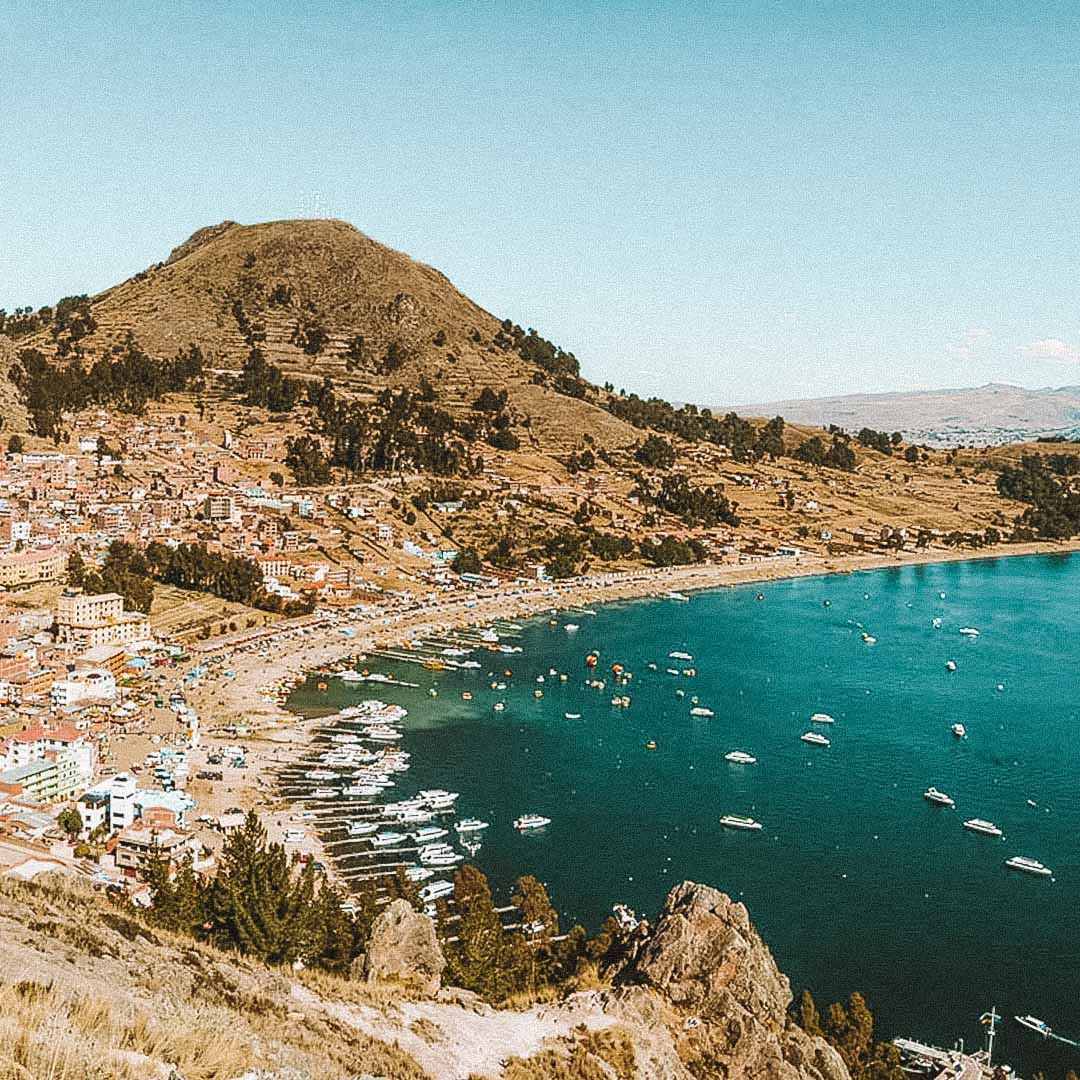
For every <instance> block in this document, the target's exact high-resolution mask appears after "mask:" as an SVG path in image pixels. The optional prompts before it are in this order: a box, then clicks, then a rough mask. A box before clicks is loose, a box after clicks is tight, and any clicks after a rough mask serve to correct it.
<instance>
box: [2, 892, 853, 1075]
mask: <svg viewBox="0 0 1080 1080" xmlns="http://www.w3.org/2000/svg"><path fill="white" fill-rule="evenodd" d="M397 904H398V905H404V911H403V912H400V913H395V917H394V918H390V917H389V913H388V917H387V918H386V919H385V920H382V921H377V923H376V928H375V930H374V931H373V937H372V940H371V942H370V943H369V953H370V954H376V953H378V955H379V956H380V957H381V959H382V962H384V963H385V962H392V963H394V964H395V965H396V968H395V970H396V971H397V973H398V978H397V979H396V981H395V980H391V981H386V980H384V979H380V980H376V981H372V980H370V979H365V978H364V977H362V976H360V975H359V974H357V975H356V976H354V977H353V978H350V979H345V978H340V977H336V976H333V977H332V976H328V975H325V974H320V973H307V972H301V973H295V972H291V971H288V970H286V969H280V968H278V969H273V968H267V967H264V966H262V965H261V964H258V963H254V962H252V961H249V960H245V959H243V958H242V957H238V956H235V955H231V954H226V953H222V952H218V951H216V950H214V949H211V948H209V947H207V946H205V945H201V944H197V943H195V942H193V941H192V940H191V939H188V938H181V937H178V936H176V935H173V934H169V933H166V932H164V931H162V930H160V929H157V928H155V927H151V926H149V925H147V924H146V923H145V922H144V921H143V920H142V917H141V916H140V915H139V913H138V912H137V911H136V910H135V909H132V908H129V907H127V906H124V905H121V904H118V903H113V902H110V901H108V900H106V899H105V898H104V897H102V896H100V895H98V894H96V893H94V892H92V891H91V890H90V889H89V887H88V886H86V885H83V884H80V883H77V882H73V881H71V880H69V879H63V878H58V877H56V876H46V877H44V878H41V879H39V882H38V883H34V882H30V883H24V882H20V881H15V880H11V879H5V880H3V881H0V1014H2V1020H0V1032H2V1036H3V1037H2V1038H0V1076H3V1077H5V1078H9V1077H10V1078H15V1077H19V1078H26V1080H35V1078H38V1077H46V1076H47V1077H49V1078H50V1080H90V1078H100V1080H106V1078H114V1080H236V1078H240V1077H244V1078H245V1080H254V1078H256V1077H257V1078H258V1080H345V1078H347V1077H358V1076H381V1077H387V1078H390V1080H426V1078H431V1080H467V1078H469V1080H482V1078H489V1080H496V1078H500V1077H501V1078H505V1080H559V1078H569V1077H574V1078H581V1080H635V1078H642V1080H646V1078H647V1080H692V1078H709V1077H720V1076H724V1077H728V1078H729V1080H744V1078H747V1080H749V1078H753V1077H766V1076H768V1077H775V1078H777V1080H850V1078H849V1074H848V1071H847V1069H846V1067H845V1065H844V1063H843V1061H842V1060H841V1058H840V1056H839V1055H838V1054H837V1052H836V1051H835V1050H833V1049H832V1048H831V1047H830V1046H829V1045H828V1044H827V1043H826V1042H825V1040H824V1039H822V1038H820V1037H812V1036H810V1035H808V1034H807V1033H806V1032H804V1031H803V1030H802V1029H801V1028H799V1027H797V1026H796V1025H795V1024H794V1023H793V1022H792V1020H791V1019H790V1017H789V1015H788V1009H789V1006H790V1005H791V1000H792V997H791V990H790V987H789V984H788V981H787V979H786V978H785V977H784V976H783V975H782V974H781V973H780V972H779V971H778V970H777V968H776V965H775V963H774V962H773V959H772V957H771V955H770V954H769V951H768V949H767V948H766V946H765V945H764V943H763V942H762V941H761V938H760V937H759V936H758V934H757V932H756V931H755V930H754V928H753V927H752V926H751V924H750V921H749V918H748V916H747V913H746V909H745V908H743V906H742V905H741V904H737V903H734V902H732V901H731V900H729V899H728V898H727V897H726V896H724V894H722V893H720V892H717V891H716V890H714V889H709V888H705V887H703V886H698V885H693V884H691V883H684V884H683V885H681V886H679V887H678V888H676V889H674V890H673V891H672V893H671V895H670V896H669V897H668V899H667V902H666V904H665V905H664V908H663V910H662V911H661V912H660V914H659V916H658V918H657V921H656V925H655V926H654V927H652V928H649V927H648V926H647V925H646V924H642V925H641V926H640V927H639V929H638V931H636V932H635V933H634V935H633V937H632V939H630V940H629V941H628V942H627V944H628V953H627V955H626V958H625V959H624V960H623V961H622V962H621V963H620V965H619V966H618V967H617V968H616V969H614V970H612V971H611V972H608V973H607V974H606V976H605V978H604V980H603V982H602V984H599V985H595V988H592V989H587V990H583V991H579V992H577V993H572V994H569V995H568V996H565V997H563V998H562V999H559V1000H554V1001H550V1002H548V1003H545V1004H534V1005H531V1006H528V1007H518V1008H516V1009H515V1010H513V1011H511V1010H505V1009H504V1010H499V1009H494V1008H491V1007H490V1006H487V1005H484V1004H482V1003H481V1002H480V1001H479V1000H478V999H476V998H475V996H474V995H471V994H468V993H465V992H464V991H460V990H454V989H452V988H450V989H442V990H439V989H438V988H437V984H436V987H435V988H432V987H428V988H427V989H420V988H418V987H417V986H416V985H415V984H409V983H408V982H402V981H401V979H402V978H405V979H407V978H408V974H409V971H410V968H409V966H408V965H409V963H410V960H411V959H415V956H414V954H413V953H412V952H410V951H409V949H408V947H407V943H408V942H409V941H410V940H411V937H410V935H411V934H413V932H414V931H419V932H421V933H423V932H427V933H430V930H427V931H425V929H424V928H425V924H427V923H428V920H427V918H426V916H423V915H419V914H415V913H411V912H410V910H409V909H408V905H405V904H404V901H398V902H397ZM391 927H394V928H396V929H392V928H391ZM402 927H404V930H402ZM104 986H107V987H108V988H109V993H108V994H107V995H105V994H103V993H102V992H101V991H102V987H104Z"/></svg>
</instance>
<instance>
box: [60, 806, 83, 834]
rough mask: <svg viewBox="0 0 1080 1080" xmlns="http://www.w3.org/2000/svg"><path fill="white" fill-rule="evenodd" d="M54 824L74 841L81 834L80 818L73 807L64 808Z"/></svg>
mask: <svg viewBox="0 0 1080 1080" xmlns="http://www.w3.org/2000/svg"><path fill="white" fill-rule="evenodd" d="M56 824H57V825H59V826H60V828H61V829H63V831H64V832H65V833H67V835H68V837H69V838H70V839H72V840H74V839H75V838H76V837H77V836H78V835H79V833H81V832H82V818H81V817H79V811H78V810H76V809H75V808H74V807H73V806H68V807H65V808H64V809H63V810H61V811H60V813H59V814H57V816H56Z"/></svg>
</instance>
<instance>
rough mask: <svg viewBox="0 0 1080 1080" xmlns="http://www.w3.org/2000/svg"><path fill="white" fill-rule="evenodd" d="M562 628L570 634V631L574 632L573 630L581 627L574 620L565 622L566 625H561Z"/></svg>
mask: <svg viewBox="0 0 1080 1080" xmlns="http://www.w3.org/2000/svg"><path fill="white" fill-rule="evenodd" d="M563 629H564V630H565V631H566V632H567V633H568V634H572V633H574V632H575V631H577V630H580V629H581V627H580V626H578V624H577V623H576V622H568V623H567V624H566V625H565V626H564V627H563Z"/></svg>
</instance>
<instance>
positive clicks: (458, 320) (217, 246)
mask: <svg viewBox="0 0 1080 1080" xmlns="http://www.w3.org/2000/svg"><path fill="white" fill-rule="evenodd" d="M90 312H91V314H92V317H93V320H94V322H95V323H96V328H95V329H93V330H92V331H91V332H90V333H88V334H86V335H85V336H82V337H80V338H79V340H78V343H77V344H78V348H79V349H80V350H81V351H82V353H83V354H84V356H85V357H86V358H87V360H88V361H92V360H93V359H96V358H97V357H100V356H105V355H107V354H108V353H109V352H110V351H111V350H112V349H113V347H114V346H119V345H121V344H122V343H123V342H124V341H125V340H126V339H127V337H128V335H129V334H131V335H134V337H135V338H136V339H137V341H138V343H139V345H140V347H141V348H142V349H143V350H144V351H146V352H147V353H148V354H149V355H151V356H154V357H159V358H162V359H164V358H168V357H172V356H174V355H175V354H176V353H177V351H178V350H180V349H182V348H184V347H186V346H187V345H188V344H190V343H192V342H194V343H196V344H198V345H199V347H200V348H201V349H202V350H203V353H204V354H205V356H206V358H207V361H208V363H209V365H210V366H211V367H212V368H216V369H239V368H240V367H241V366H242V365H243V362H244V360H245V358H246V357H247V355H248V353H249V351H250V347H251V346H250V344H249V340H250V338H251V336H252V334H253V333H254V336H255V338H256V340H257V341H258V343H259V346H260V348H261V349H262V351H263V352H264V353H265V355H266V358H267V359H268V360H269V361H270V362H271V363H273V364H276V365H278V366H279V367H281V368H282V369H283V370H284V371H285V372H286V373H288V374H293V375H302V376H306V377H310V376H319V377H321V376H323V375H330V376H331V377H332V378H333V379H334V381H335V383H336V384H337V385H339V386H340V387H341V388H343V389H345V390H349V389H354V390H370V389H379V388H381V387H383V386H388V385H390V386H400V385H406V386H416V385H418V384H419V382H420V380H421V378H426V379H428V380H430V381H431V382H433V383H435V385H437V386H438V388H439V396H440V399H441V401H442V402H443V403H445V404H446V405H448V406H449V407H451V408H453V407H454V405H455V404H458V405H463V404H465V403H467V402H471V401H472V400H473V399H474V398H475V397H476V395H477V393H478V392H479V390H480V389H481V388H482V387H483V386H487V385H491V386H494V387H497V388H500V389H506V390H508V391H509V394H510V398H511V403H512V405H513V406H514V408H515V409H516V410H517V411H519V412H520V413H522V414H524V415H527V416H529V417H531V418H532V422H533V433H534V435H536V437H537V439H538V442H539V443H540V444H541V445H542V446H543V447H544V448H546V449H553V450H559V449H564V448H566V449H569V448H571V447H572V445H574V444H575V442H576V439H577V438H579V437H580V432H582V431H585V430H587V431H591V432H592V433H593V435H594V436H595V437H597V438H598V439H600V440H602V441H604V442H609V441H615V442H626V441H627V440H629V439H631V438H633V437H634V432H633V429H631V428H629V427H628V426H627V425H625V424H623V423H621V422H620V421H618V420H616V419H615V418H614V417H612V416H611V415H610V414H609V413H607V412H606V411H604V410H601V409H599V408H597V407H596V406H595V405H593V404H590V403H588V402H585V401H580V400H576V399H571V398H568V397H566V396H565V395H562V394H558V393H555V392H554V391H553V390H551V389H548V388H546V387H542V386H538V385H536V384H535V383H534V378H535V377H536V376H537V371H538V369H537V367H536V366H535V365H534V364H531V363H529V362H527V361H526V360H524V359H523V358H522V357H521V356H520V355H519V354H518V352H517V351H516V350H514V349H512V348H509V349H508V348H506V347H500V345H498V344H496V343H495V339H496V337H497V335H499V332H500V329H501V327H500V320H499V319H497V318H496V317H495V316H494V315H492V314H491V313H490V312H487V311H485V310H484V309H483V308H481V307H479V306H478V305H477V304H475V303H473V301H471V300H470V299H469V298H468V297H466V296H465V295H463V294H462V293H461V292H459V291H458V290H457V289H456V288H454V286H453V285H452V284H451V283H450V281H449V280H447V278H446V277H445V276H443V275H442V274H441V273H439V271H438V270H435V269H433V268H432V267H430V266H425V265H424V264H423V263H419V262H416V261H414V260H413V259H411V258H409V257H408V256H407V255H404V254H402V253H401V252H398V251H394V250H392V249H390V248H388V247H384V246H383V245H382V244H379V243H376V242H375V241H374V240H372V239H370V238H369V237H367V236H365V235H364V234H363V233H361V232H359V231H358V230H357V229H355V228H353V227H352V226H351V225H348V224H346V223H345V222H342V221H319V220H304V221H273V222H267V223H264V224H260V225H238V224H236V223H235V222H230V221H226V222H222V223H221V224H220V225H214V226H209V227H207V228H204V229H200V230H199V231H198V232H196V233H195V234H193V235H192V236H191V237H190V238H189V239H188V240H187V241H185V242H184V243H183V244H181V245H180V246H179V247H177V248H175V249H174V250H173V252H172V253H171V254H170V255H169V257H168V259H167V260H166V261H165V262H163V263H158V264H156V265H154V266H151V267H149V268H148V269H146V270H144V271H142V272H140V273H138V274H136V275H134V277H131V278H129V279H128V280H127V281H125V282H123V283H121V284H119V285H116V286H114V287H112V288H110V289H106V290H105V291H104V292H102V293H99V294H98V295H96V296H93V297H91V298H90ZM19 344H20V346H25V345H33V346H34V347H36V348H39V349H41V350H42V351H44V352H46V354H47V355H51V356H56V355H57V339H56V335H55V334H54V333H53V332H52V331H51V330H42V331H40V332H38V333H37V334H35V335H33V336H32V337H30V338H27V339H23V340H21V341H20V343H19ZM391 348H392V349H393V350H394V351H395V353H396V355H397V356H400V357H402V358H404V363H403V364H402V365H401V366H400V367H399V368H397V369H396V370H394V371H392V372H387V371H385V370H384V368H385V367H386V366H388V365H385V364H384V360H385V357H386V355H387V350H388V349H391Z"/></svg>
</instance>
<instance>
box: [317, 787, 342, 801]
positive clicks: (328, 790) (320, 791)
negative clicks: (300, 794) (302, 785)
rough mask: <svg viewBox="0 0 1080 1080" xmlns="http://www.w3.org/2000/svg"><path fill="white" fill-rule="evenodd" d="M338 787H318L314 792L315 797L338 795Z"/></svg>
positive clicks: (323, 797) (333, 796)
mask: <svg viewBox="0 0 1080 1080" xmlns="http://www.w3.org/2000/svg"><path fill="white" fill-rule="evenodd" d="M337 794H338V789H337V788H332V787H317V788H316V789H315V790H314V791H313V792H312V793H311V797H312V798H313V799H333V798H335V797H336V796H337Z"/></svg>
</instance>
